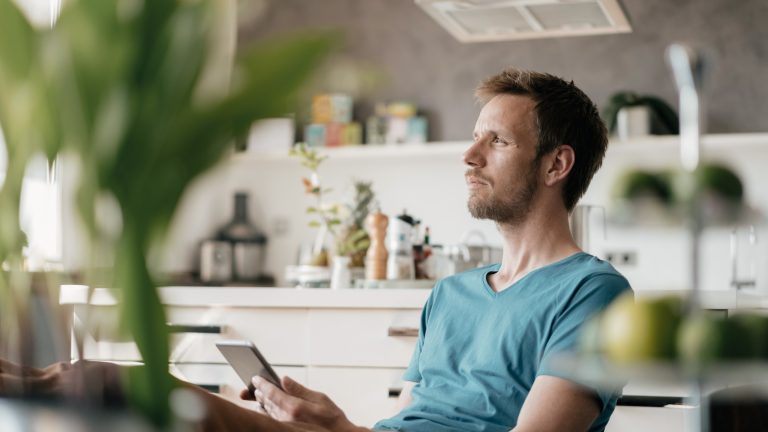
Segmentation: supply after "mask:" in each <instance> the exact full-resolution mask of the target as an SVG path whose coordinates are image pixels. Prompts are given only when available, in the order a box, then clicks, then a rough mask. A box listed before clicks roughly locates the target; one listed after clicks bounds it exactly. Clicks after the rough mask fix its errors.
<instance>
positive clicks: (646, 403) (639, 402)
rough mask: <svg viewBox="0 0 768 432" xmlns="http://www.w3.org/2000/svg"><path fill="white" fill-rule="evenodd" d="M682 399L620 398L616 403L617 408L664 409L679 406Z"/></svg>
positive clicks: (656, 397)
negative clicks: (668, 406)
mask: <svg viewBox="0 0 768 432" xmlns="http://www.w3.org/2000/svg"><path fill="white" fill-rule="evenodd" d="M682 403H683V398H682V397H678V396H622V397H620V398H619V400H618V401H616V405H617V406H632V407H664V406H667V405H680V404H682Z"/></svg>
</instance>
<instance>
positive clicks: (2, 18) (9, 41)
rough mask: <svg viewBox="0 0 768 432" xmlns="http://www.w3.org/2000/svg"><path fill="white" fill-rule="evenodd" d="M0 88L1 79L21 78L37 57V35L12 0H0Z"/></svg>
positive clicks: (26, 74) (0, 84)
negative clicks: (0, 35) (0, 33)
mask: <svg viewBox="0 0 768 432" xmlns="http://www.w3.org/2000/svg"><path fill="white" fill-rule="evenodd" d="M0 28H2V29H3V35H2V37H0V59H2V61H0V88H2V84H3V83H2V81H5V80H23V79H26V77H27V76H28V75H29V74H30V72H31V70H32V67H33V65H34V64H35V59H36V57H37V53H38V48H37V35H36V33H35V30H34V29H33V28H32V26H31V25H30V23H29V21H27V18H26V17H25V16H24V14H23V13H22V12H21V11H20V10H19V8H18V7H17V6H16V3H15V2H14V1H12V0H0Z"/></svg>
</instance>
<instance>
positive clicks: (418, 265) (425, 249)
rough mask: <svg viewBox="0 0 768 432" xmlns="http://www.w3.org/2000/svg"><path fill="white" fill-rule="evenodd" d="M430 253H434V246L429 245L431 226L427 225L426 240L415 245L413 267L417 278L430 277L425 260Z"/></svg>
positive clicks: (425, 230) (425, 229)
mask: <svg viewBox="0 0 768 432" xmlns="http://www.w3.org/2000/svg"><path fill="white" fill-rule="evenodd" d="M430 255H432V247H431V246H430V245H429V227H425V228H424V241H423V242H422V243H421V244H415V245H413V267H414V271H415V273H416V279H429V274H428V272H427V269H426V264H425V262H426V260H427V258H429V256H430Z"/></svg>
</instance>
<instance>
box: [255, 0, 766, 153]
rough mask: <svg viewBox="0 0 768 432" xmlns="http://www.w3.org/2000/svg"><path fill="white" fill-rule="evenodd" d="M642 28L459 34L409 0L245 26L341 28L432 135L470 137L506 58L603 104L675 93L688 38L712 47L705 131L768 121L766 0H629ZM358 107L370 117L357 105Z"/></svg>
mask: <svg viewBox="0 0 768 432" xmlns="http://www.w3.org/2000/svg"><path fill="white" fill-rule="evenodd" d="M623 5H624V7H625V10H626V12H627V15H628V16H629V19H630V22H631V24H632V27H633V29H634V31H633V32H632V33H629V34H621V35H601V36H586V37H575V38H556V39H539V40H526V41H509V42H493V43H476V44H461V43H459V42H457V41H456V40H455V39H454V38H453V37H452V36H451V35H450V34H448V33H447V32H446V31H445V30H444V29H442V28H441V27H440V26H438V25H437V23H435V22H434V21H433V20H432V18H430V17H429V16H428V15H426V13H425V12H423V11H422V10H421V8H419V7H418V6H416V5H415V4H414V2H413V0H272V1H269V2H268V7H267V8H266V11H265V14H264V15H263V16H262V17H261V18H259V19H258V20H253V21H252V22H250V23H246V24H245V25H244V26H243V27H242V28H241V30H240V41H241V43H247V42H249V41H252V40H256V39H258V38H260V37H262V36H265V35H272V34H278V33H284V32H290V31H292V30H297V29H304V28H308V27H324V28H327V27H333V28H340V29H342V31H343V32H344V33H345V34H346V39H345V44H344V47H343V48H342V53H344V54H345V55H346V56H347V57H351V58H354V59H356V60H360V61H364V62H367V63H370V64H373V65H376V66H378V67H380V68H381V70H382V72H383V73H384V75H385V76H386V77H387V82H386V84H385V85H383V86H381V87H380V88H379V89H378V90H377V93H376V94H374V95H368V96H366V97H364V98H361V99H360V100H359V101H358V111H357V113H356V114H357V115H360V116H365V115H367V114H368V113H369V112H370V107H371V103H372V102H371V101H372V100H373V99H375V98H380V99H385V100H393V99H407V100H411V101H413V102H415V103H416V104H418V105H419V106H420V107H421V108H422V109H423V110H424V111H425V112H426V114H427V115H428V117H429V118H430V120H431V124H430V126H431V128H432V130H431V132H430V135H431V136H430V138H431V139H432V140H436V141H437V140H464V139H468V138H469V137H470V135H471V130H472V127H473V125H474V120H475V116H476V114H477V110H478V108H477V107H476V106H475V105H474V103H473V101H472V91H473V88H474V86H475V85H476V84H477V83H478V82H479V81H480V80H481V79H483V78H484V77H486V76H488V75H491V74H493V73H495V72H498V71H499V70H501V69H502V68H503V67H505V66H507V65H515V66H519V67H524V68H529V69H535V70H540V71H545V72H550V73H553V74H556V75H559V76H562V77H564V78H566V79H572V80H574V81H575V82H576V85H578V86H579V87H581V88H582V89H583V90H584V91H585V92H586V93H587V94H588V95H589V96H590V97H592V99H593V100H594V101H595V102H596V103H597V104H598V105H599V106H601V107H602V105H603V104H604V103H605V101H606V100H607V98H608V97H609V96H610V94H611V93H613V92H615V91H617V90H625V89H627V90H634V91H637V92H640V93H650V94H655V95H658V96H661V97H663V98H664V99H666V100H667V101H669V102H671V103H673V104H674V106H676V105H677V101H676V94H675V91H674V84H673V82H672V79H671V76H670V73H669V71H668V68H667V66H666V64H665V62H664V59H663V52H664V48H665V47H666V46H667V45H668V44H669V43H671V42H673V41H686V42H691V43H694V44H696V45H698V46H704V47H708V48H709V49H711V52H712V54H713V58H714V59H715V69H714V71H713V73H712V74H711V76H710V78H711V79H710V81H709V86H708V88H707V103H708V107H707V109H708V118H709V124H708V127H707V131H708V132H712V133H717V132H757V131H768V85H765V84H764V81H765V80H766V79H767V78H768V1H766V0H679V1H673V0H624V1H623ZM361 118H362V117H361Z"/></svg>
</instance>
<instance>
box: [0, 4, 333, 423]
mask: <svg viewBox="0 0 768 432" xmlns="http://www.w3.org/2000/svg"><path fill="white" fill-rule="evenodd" d="M227 4H229V5H230V6H229V7H230V12H231V8H232V7H234V6H232V5H233V4H234V3H232V2H223V1H213V0H209V1H196V2H189V1H176V0H152V1H144V2H141V1H136V2H131V1H119V0H72V1H69V2H66V5H65V7H64V9H63V10H62V13H61V15H60V18H59V20H58V23H57V24H56V26H54V27H53V28H51V29H35V28H33V27H32V26H31V25H30V23H29V22H28V21H27V19H26V18H25V16H24V15H23V14H22V13H21V12H20V11H19V10H18V9H17V7H16V6H15V4H14V2H13V1H11V0H0V28H2V29H3V37H2V38H0V125H2V130H3V132H4V136H5V142H6V147H7V154H8V160H9V163H8V169H7V172H6V173H5V180H4V182H3V183H2V187H1V188H0V263H1V264H2V269H0V309H1V310H0V320H1V321H0V324H1V325H2V327H0V331H1V332H2V334H1V335H0V344H3V346H2V348H3V349H2V350H0V351H2V353H3V354H4V355H8V354H11V355H12V354H13V352H14V346H13V345H14V344H15V343H16V342H18V341H19V340H23V339H24V338H26V337H28V336H29V335H27V334H24V329H23V328H22V326H21V325H20V323H21V322H23V321H24V320H23V316H24V315H25V310H26V304H27V300H28V297H29V292H30V288H29V287H30V284H31V283H32V278H31V276H30V275H28V274H26V273H25V272H24V271H23V269H22V265H21V261H22V257H21V250H22V244H23V235H22V232H21V230H20V228H19V201H20V196H21V186H22V179H23V176H24V170H25V167H26V166H27V164H28V162H29V160H30V158H31V157H32V156H33V155H34V154H36V153H43V154H44V155H45V156H46V157H47V158H48V160H50V161H53V160H55V158H56V157H57V155H59V154H61V153H67V154H70V155H72V156H73V157H74V159H76V161H77V163H78V164H79V168H80V169H79V173H78V174H79V183H78V186H77V195H76V200H77V202H76V205H77V210H78V213H79V216H80V218H81V219H82V221H83V222H84V225H85V227H86V231H87V235H88V247H87V249H88V251H89V253H90V256H91V257H95V258H98V257H103V256H110V255H112V256H114V265H113V266H111V267H110V268H109V270H108V271H107V276H108V277H107V278H106V281H107V283H108V284H109V285H110V286H112V287H114V288H116V289H118V290H119V298H120V320H119V321H120V324H121V328H122V330H123V331H124V332H126V333H127V334H129V335H130V336H131V338H132V339H133V340H134V341H135V342H136V344H137V346H138V348H139V351H140V352H141V355H142V357H143V361H144V367H142V368H135V369H132V370H131V372H130V378H129V380H127V381H126V382H125V385H126V386H127V389H128V392H127V397H128V400H129V402H130V404H131V405H132V406H133V407H135V408H138V410H139V411H140V412H142V413H143V414H145V415H146V416H147V417H148V418H149V419H151V420H152V421H153V422H154V423H155V424H157V425H167V424H168V422H169V421H170V415H169V412H170V411H169V404H168V397H169V394H170V392H171V390H172V388H173V386H174V382H173V380H172V379H171V377H170V375H169V373H168V354H169V352H168V351H169V349H168V333H167V329H166V319H165V313H164V310H163V307H162V305H161V303H160V299H159V296H158V293H157V290H156V286H157V278H158V276H157V274H156V272H155V269H154V268H153V267H152V266H151V265H150V263H151V260H150V258H149V257H150V254H151V251H152V250H153V249H154V248H156V247H157V245H158V244H160V243H161V242H162V240H163V238H164V235H165V233H166V231H167V228H168V225H169V223H170V222H171V219H172V217H173V215H174V211H175V209H176V207H177V204H178V203H179V200H180V199H181V197H182V194H183V193H184V191H185V190H186V188H187V186H188V185H189V184H190V183H191V182H192V181H193V180H194V179H195V178H196V177H198V176H199V175H200V174H202V173H203V172H205V171H206V170H208V169H209V168H211V167H212V166H213V165H214V164H216V163H217V161H219V160H221V159H222V158H223V157H224V156H225V155H226V154H227V152H228V151H229V149H230V148H231V146H232V144H231V143H232V142H233V140H234V138H235V137H237V136H239V135H241V134H242V133H244V132H245V131H246V130H247V129H248V128H249V126H250V125H251V123H252V122H253V121H254V120H256V119H259V118H264V117H270V116H275V115H278V114H281V113H284V112H287V111H290V109H291V108H292V101H293V98H294V97H295V96H296V92H297V89H298V88H299V86H300V85H301V84H302V83H303V82H304V81H305V79H306V77H307V76H308V75H309V73H310V71H311V70H313V68H314V67H315V66H316V65H317V64H318V63H319V62H320V60H321V59H322V58H323V57H324V56H325V54H326V53H327V52H328V51H329V49H330V47H331V46H332V44H333V39H334V37H332V36H331V35H328V34H324V35H319V34H312V35H304V36H301V37H293V38H289V39H284V40H279V41H272V42H270V43H266V44H262V45H259V46H255V47H252V48H248V49H245V50H242V51H241V52H240V55H239V56H238V59H237V60H238V62H237V68H236V69H235V70H234V73H233V75H232V76H233V80H232V81H231V85H229V86H228V85H227V82H228V81H229V68H228V67H222V66H226V64H227V62H226V61H222V59H221V58H218V57H216V55H217V54H218V53H220V51H219V50H220V49H221V48H222V47H221V45H220V44H221V43H222V40H223V39H224V40H226V38H223V39H222V37H221V36H222V31H226V29H223V28H222V27H220V26H217V25H216V22H215V20H214V19H213V17H215V16H216V13H221V10H220V9H218V8H221V7H226V5H227ZM229 31H231V29H230V30H229ZM232 37H234V36H232ZM227 87H229V88H227ZM105 208H106V209H111V210H112V211H113V213H114V214H115V215H117V219H119V222H118V223H117V224H116V226H117V229H110V227H109V226H108V225H110V224H105V223H104V222H105V221H104V220H103V217H102V216H101V215H103V214H104V209H105ZM113 225H114V224H113ZM86 274H88V273H86ZM88 282H89V279H88V278H87V277H86V283H88ZM17 357H18V356H17ZM21 360H24V359H21Z"/></svg>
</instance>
